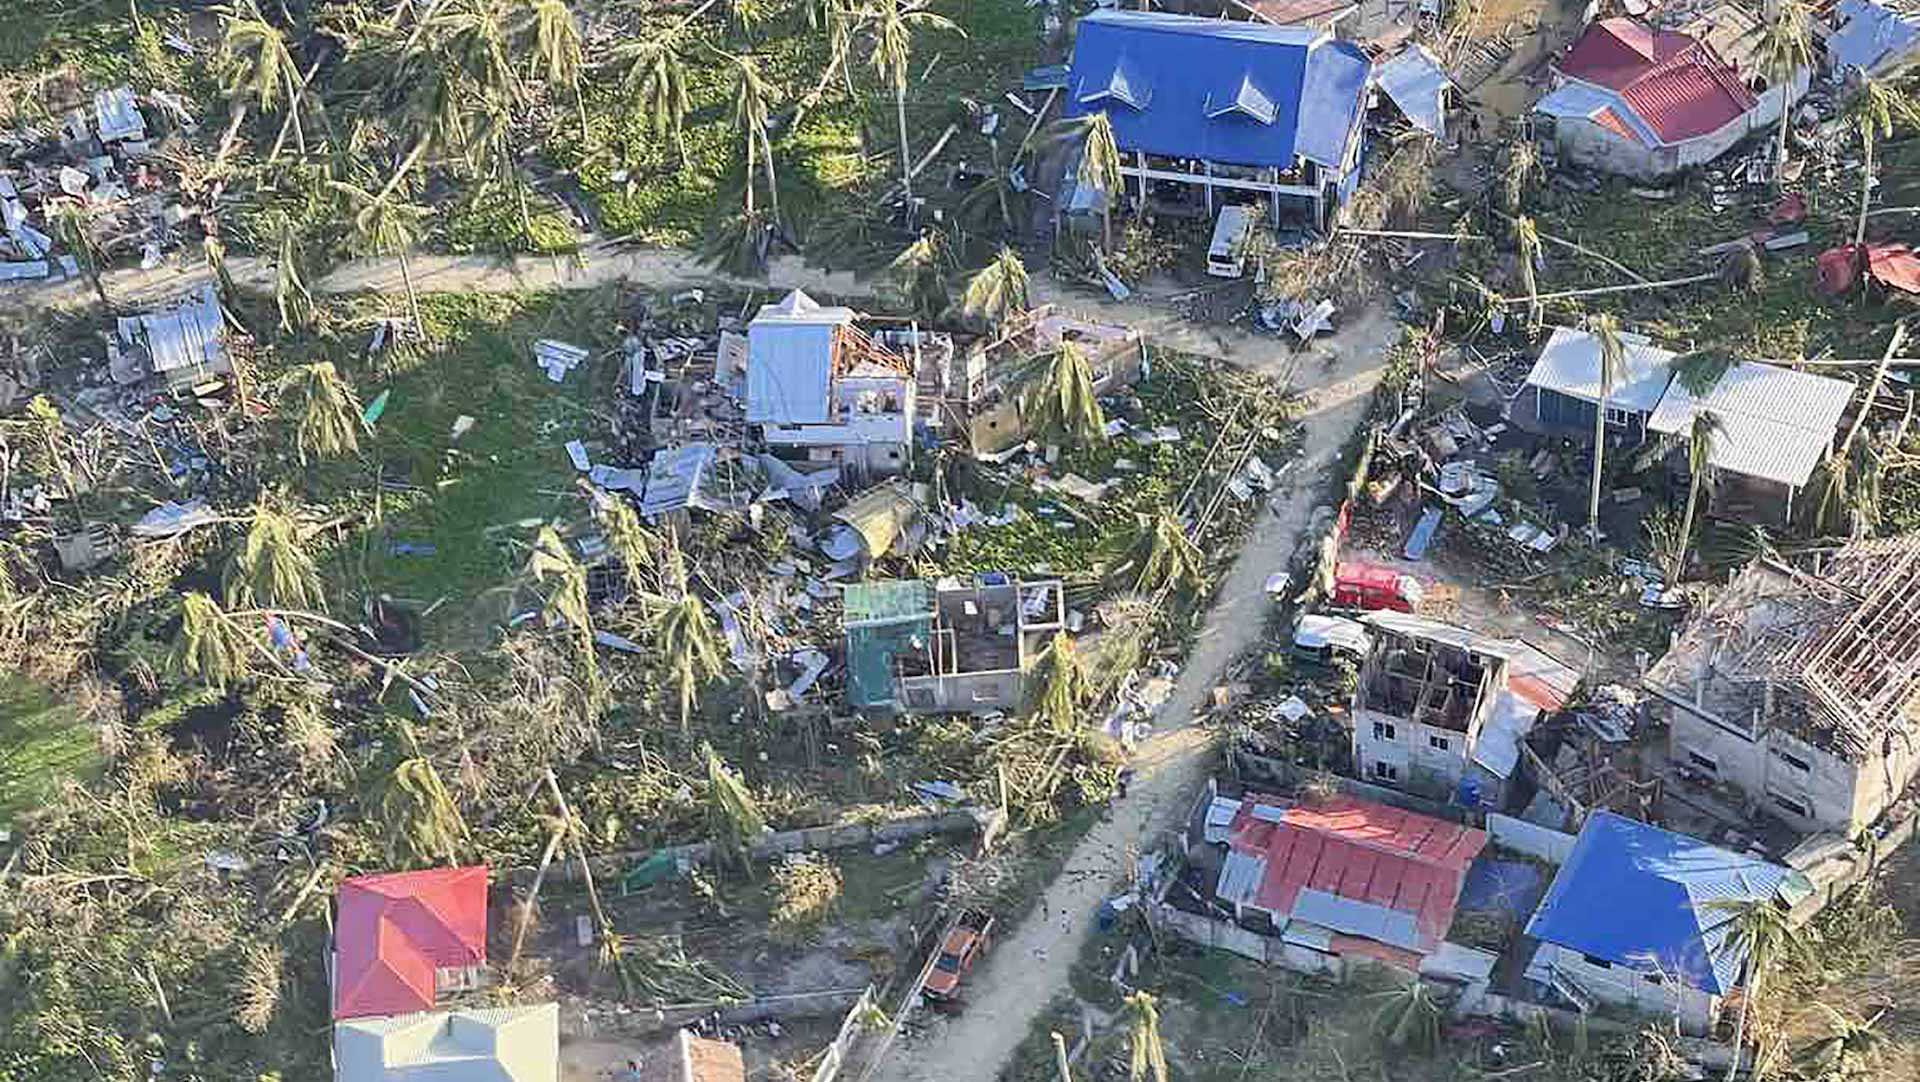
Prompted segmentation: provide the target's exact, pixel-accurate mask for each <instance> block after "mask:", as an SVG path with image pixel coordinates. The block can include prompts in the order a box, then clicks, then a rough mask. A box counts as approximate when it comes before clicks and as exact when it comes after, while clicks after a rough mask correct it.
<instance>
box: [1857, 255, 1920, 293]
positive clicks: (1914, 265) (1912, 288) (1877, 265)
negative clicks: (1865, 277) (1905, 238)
mask: <svg viewBox="0 0 1920 1082" xmlns="http://www.w3.org/2000/svg"><path fill="white" fill-rule="evenodd" d="M1867 273H1868V274H1869V275H1872V276H1873V280H1874V281H1876V282H1879V283H1880V284H1881V285H1885V286H1892V287H1893V288H1895V289H1903V290H1906V291H1907V292H1908V293H1920V256H1915V255H1914V254H1913V251H1912V249H1910V248H1908V247H1907V246H1906V245H1904V244H1869V245H1867Z"/></svg>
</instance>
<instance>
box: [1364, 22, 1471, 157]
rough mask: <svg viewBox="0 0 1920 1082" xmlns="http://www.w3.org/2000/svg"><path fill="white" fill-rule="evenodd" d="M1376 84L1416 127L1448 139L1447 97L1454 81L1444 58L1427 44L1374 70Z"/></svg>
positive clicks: (1413, 48) (1405, 51)
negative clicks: (1445, 66) (1441, 64)
mask: <svg viewBox="0 0 1920 1082" xmlns="http://www.w3.org/2000/svg"><path fill="white" fill-rule="evenodd" d="M1373 81H1374V82H1376V83H1378V84H1379V86H1380V89H1381V90H1383V91H1385V92H1386V95H1387V97H1389V98H1392V99H1393V104H1394V105H1396V106H1398V107H1399V109H1400V112H1401V113H1402V114H1404V115H1405V116H1406V118H1407V120H1408V121H1409V122H1411V123H1412V124H1413V126H1414V127H1416V128H1419V129H1420V130H1421V131H1424V132H1430V133H1432V134H1434V135H1438V136H1441V137H1442V138H1444V137H1445V136H1446V133H1447V117H1446V108H1445V98H1444V97H1443V95H1444V94H1445V93H1446V91H1447V88H1448V87H1450V86H1452V85H1453V80H1452V79H1450V78H1448V77H1447V71H1446V69H1445V68H1443V67H1441V66H1440V59H1439V58H1438V57H1436V56H1434V55H1433V53H1431V52H1429V51H1428V50H1427V47H1426V46H1424V45H1409V46H1407V47H1406V48H1405V49H1403V50H1401V52H1400V53H1399V55H1397V56H1395V57H1394V58H1393V59H1391V60H1389V61H1387V62H1386V63H1384V64H1381V65H1380V66H1378V67H1376V68H1374V69H1373Z"/></svg>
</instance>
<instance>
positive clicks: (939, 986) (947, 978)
mask: <svg viewBox="0 0 1920 1082" xmlns="http://www.w3.org/2000/svg"><path fill="white" fill-rule="evenodd" d="M992 944H993V917H991V916H990V915H988V914H986V913H982V912H980V911H979V910H977V909H969V910H966V911H965V912H963V913H961V914H960V916H959V917H958V918H957V919H955V920H954V922H953V925H952V926H951V927H949V928H948V929H947V938H946V939H945V940H943V941H942V942H941V944H940V953H939V954H938V955H937V956H936V957H935V958H934V960H933V968H932V969H929V970H928V971H927V983H926V984H925V985H923V986H922V988H921V992H922V994H923V995H925V996H926V997H927V998H928V999H931V1000H939V1001H951V1000H952V999H954V998H955V996H956V994H957V993H958V992H959V990H960V978H961V977H963V976H965V975H966V972H967V970H969V969H971V968H973V963H974V960H975V959H977V958H979V957H980V956H981V955H983V954H985V953H987V948H988V947H990V946H992Z"/></svg>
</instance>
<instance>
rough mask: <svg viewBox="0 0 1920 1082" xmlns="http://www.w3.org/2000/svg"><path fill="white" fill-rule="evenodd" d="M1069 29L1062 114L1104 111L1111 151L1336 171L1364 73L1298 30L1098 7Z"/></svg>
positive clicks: (1341, 51)
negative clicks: (1303, 164)
mask: <svg viewBox="0 0 1920 1082" xmlns="http://www.w3.org/2000/svg"><path fill="white" fill-rule="evenodd" d="M1075 33H1076V36H1075V39H1074V44H1073V63H1072V65H1071V68H1070V74H1069V77H1068V80H1067V95H1066V97H1067V105H1066V111H1067V115H1068V116H1085V115H1088V114H1090V113H1097V112H1101V111H1105V112H1106V114H1107V116H1108V117H1109V118H1110V119H1111V120H1112V121H1113V134H1114V141H1115V142H1117V143H1118V144H1119V146H1120V149H1122V150H1125V151H1134V150H1140V151H1145V152H1146V153H1148V154H1156V155H1162V156H1165V157H1170V158H1195V159H1203V160H1207V161H1214V162H1221V163H1230V164H1235V165H1254V166H1267V165H1278V166H1283V167H1284V166H1291V165H1292V164H1293V161H1294V158H1295V156H1296V155H1299V156H1302V157H1305V158H1308V159H1310V160H1312V161H1315V162H1318V163H1319V164H1321V165H1325V166H1328V167H1331V168H1338V167H1339V165H1340V162H1341V159H1342V157H1343V156H1344V152H1345V150H1346V148H1347V137H1348V135H1349V134H1350V133H1351V132H1352V131H1353V126H1354V124H1355V123H1356V121H1357V120H1358V119H1359V116H1360V110H1361V108H1362V105H1363V99H1364V96H1365V92H1366V85H1367V77H1368V74H1369V71H1370V70H1371V65H1370V64H1369V63H1368V61H1367V58H1366V56H1365V55H1364V54H1363V53H1361V52H1360V50H1359V49H1358V48H1357V47H1356V46H1354V45H1352V44H1351V43H1349V42H1344V41H1335V40H1334V39H1332V38H1330V37H1328V36H1327V35H1325V34H1323V33H1321V32H1319V31H1315V30H1308V29H1305V28H1302V27H1293V26H1272V25H1268V24H1266V23H1250V22H1230V21H1226V20H1219V19H1197V18H1194V17H1192V16H1187V15H1166V14H1161V13H1158V12H1142V11H1096V12H1094V13H1092V14H1090V15H1087V16H1084V17H1083V18H1081V20H1080V23H1079V27H1078V29H1077V30H1076V32H1075Z"/></svg>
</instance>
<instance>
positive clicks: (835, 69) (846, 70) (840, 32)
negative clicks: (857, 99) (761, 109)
mask: <svg viewBox="0 0 1920 1082" xmlns="http://www.w3.org/2000/svg"><path fill="white" fill-rule="evenodd" d="M806 8H807V26H808V28H809V29H812V30H814V31H815V32H817V33H819V34H820V35H821V36H822V37H824V38H826V40H827V65H826V67H824V68H822V69H821V70H820V79H819V81H818V82H816V83H814V85H813V89H812V90H810V91H808V92H807V94H806V96H805V97H803V98H801V99H800V109H799V112H798V113H797V114H796V115H795V117H794V122H793V124H794V127H799V125H800V119H801V118H802V117H804V116H805V115H806V113H807V110H809V109H811V108H813V107H814V106H815V105H818V104H819V103H820V98H821V96H822V95H824V94H825V93H826V92H827V85H828V84H830V83H832V82H833V80H834V76H836V75H838V76H840V77H841V78H842V79H844V80H845V82H846V87H847V97H849V98H851V97H853V71H852V69H851V67H850V65H849V64H848V61H849V60H851V59H852V58H853V35H854V30H855V29H856V28H857V27H858V26H859V24H860V20H861V18H862V17H863V16H864V14H865V13H864V12H863V11H862V10H861V8H860V5H859V3H858V0H806Z"/></svg>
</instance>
